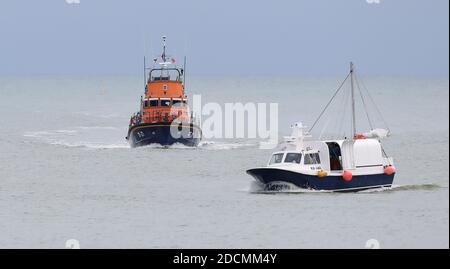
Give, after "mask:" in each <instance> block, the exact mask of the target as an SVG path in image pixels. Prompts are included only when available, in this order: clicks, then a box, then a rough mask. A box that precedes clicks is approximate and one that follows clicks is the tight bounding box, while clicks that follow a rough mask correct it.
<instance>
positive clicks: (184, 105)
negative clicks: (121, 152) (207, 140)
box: [127, 37, 202, 147]
mask: <svg viewBox="0 0 450 269" xmlns="http://www.w3.org/2000/svg"><path fill="white" fill-rule="evenodd" d="M158 60H160V62H158ZM156 65H159V66H156ZM148 70H150V71H149V72H148V79H147V71H148ZM145 73H146V78H145V81H146V85H145V95H144V96H143V97H141V106H140V110H139V112H137V113H135V114H134V115H133V116H132V117H131V119H130V125H129V129H128V136H127V140H128V141H129V142H130V144H131V146H133V147H136V146H145V145H149V144H160V145H163V146H166V145H172V144H175V143H180V144H184V145H186V146H197V145H198V143H199V142H200V140H201V135H202V132H201V129H200V127H199V126H198V124H196V123H195V119H194V117H193V115H192V114H190V112H189V106H188V98H187V95H186V94H185V83H184V68H178V67H177V66H176V63H175V59H174V58H171V57H169V56H167V55H166V44H165V37H163V53H162V55H161V56H160V57H158V58H155V59H154V66H153V67H152V68H147V67H145Z"/></svg>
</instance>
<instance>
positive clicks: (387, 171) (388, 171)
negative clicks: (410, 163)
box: [384, 166, 395, 176]
mask: <svg viewBox="0 0 450 269" xmlns="http://www.w3.org/2000/svg"><path fill="white" fill-rule="evenodd" d="M384 173H385V174H386V175H388V176H390V175H392V174H394V173H395V168H394V167H393V166H387V167H386V168H384Z"/></svg>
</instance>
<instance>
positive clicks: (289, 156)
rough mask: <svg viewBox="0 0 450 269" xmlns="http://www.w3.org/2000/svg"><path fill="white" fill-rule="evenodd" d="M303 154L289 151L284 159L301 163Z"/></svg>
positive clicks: (288, 161) (286, 161)
mask: <svg viewBox="0 0 450 269" xmlns="http://www.w3.org/2000/svg"><path fill="white" fill-rule="evenodd" d="M301 159H302V155H301V154H300V153H288V154H286V158H285V159H284V162H285V163H300V160H301Z"/></svg>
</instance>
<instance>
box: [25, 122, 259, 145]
mask: <svg viewBox="0 0 450 269" xmlns="http://www.w3.org/2000/svg"><path fill="white" fill-rule="evenodd" d="M123 133H125V132H124V131H123V130H121V129H120V128H116V127H111V126H78V127H73V128H69V129H60V130H48V131H34V132H26V133H24V135H23V136H24V137H27V138H31V139H35V140H38V141H40V142H44V143H46V144H50V145H58V146H64V147H71V148H89V149H124V148H130V146H129V144H128V143H127V142H126V141H125V139H123V140H121V139H122V138H123ZM255 146H257V144H251V143H247V142H245V141H239V142H223V141H201V142H200V144H199V145H198V146H197V147H189V146H186V145H183V144H181V143H177V144H173V145H170V146H162V145H160V144H151V145H147V146H144V147H142V148H143V149H149V148H150V149H177V150H178V149H179V150H185V149H189V150H192V149H199V150H234V149H240V148H248V147H255Z"/></svg>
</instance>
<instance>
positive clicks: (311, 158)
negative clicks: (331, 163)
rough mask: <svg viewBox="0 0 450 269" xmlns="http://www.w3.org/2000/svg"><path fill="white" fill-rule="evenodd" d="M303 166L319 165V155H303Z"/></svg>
mask: <svg viewBox="0 0 450 269" xmlns="http://www.w3.org/2000/svg"><path fill="white" fill-rule="evenodd" d="M305 164H306V165H308V164H320V157H319V153H312V154H305Z"/></svg>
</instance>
